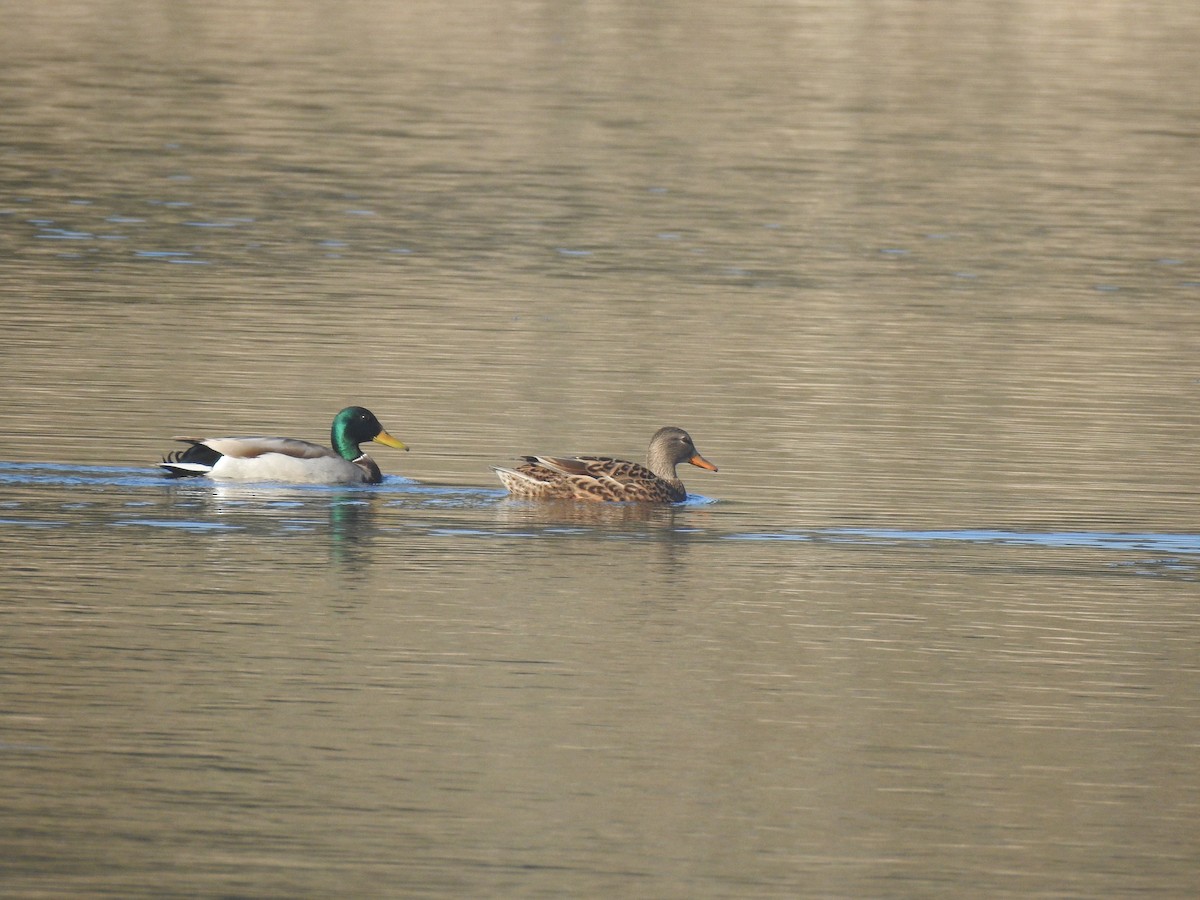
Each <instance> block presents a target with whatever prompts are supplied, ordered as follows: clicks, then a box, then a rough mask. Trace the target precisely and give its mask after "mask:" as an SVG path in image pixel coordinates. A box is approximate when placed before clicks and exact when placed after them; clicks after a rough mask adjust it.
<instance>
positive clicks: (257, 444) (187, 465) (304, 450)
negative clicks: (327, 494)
mask: <svg viewBox="0 0 1200 900" xmlns="http://www.w3.org/2000/svg"><path fill="white" fill-rule="evenodd" d="M329 433H330V442H331V443H332V444H333V449H332V450H330V449H329V448H328V447H322V446H321V445H320V444H310V443H309V442H308V441H300V440H296V439H295V438H284V437H218V438H191V437H177V438H174V440H177V441H186V442H187V443H189V444H191V445H192V446H190V447H188V448H187V449H186V450H176V451H174V452H172V453H168V454H167V455H166V456H165V457H163V461H162V462H161V463H159V466H160V467H161V468H163V469H165V470H166V473H167V477H168V478H187V477H188V476H192V475H207V476H209V477H210V478H214V479H217V480H218V481H279V482H284V483H288V484H379V482H380V481H382V480H383V473H382V472H380V471H379V466H377V465H376V464H375V460H373V459H371V457H369V456H367V454H365V453H363V452H362V451H361V450H359V448H358V445H359V444H361V443H363V442H364V441H375V442H376V443H378V444H383V445H384V446H386V447H395V448H396V449H397V450H407V449H408V447H406V446H405V445H404V444H402V443H400V441H398V440H396V439H395V438H394V437H392V436H391V435H390V434H388V433H387V432H386V431H384V430H383V426H382V425H380V424H379V420H378V419H377V418H375V414H374V413H373V412H371V411H370V410H369V409H363V408H362V407H361V406H348V407H346V408H345V409H343V410H342V411H341V412H340V413H338V414H337V415H336V416H335V417H334V419H333V427H332V428H331V429H330V432H329Z"/></svg>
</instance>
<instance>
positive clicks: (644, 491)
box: [492, 427, 717, 503]
mask: <svg viewBox="0 0 1200 900" xmlns="http://www.w3.org/2000/svg"><path fill="white" fill-rule="evenodd" d="M521 458H522V459H524V460H525V463H524V464H523V465H520V466H517V467H516V468H515V469H509V468H505V467H503V466H492V468H493V469H494V470H495V472H496V475H497V476H499V478H500V481H501V482H503V484H504V486H505V487H506V488H508V492H509V493H510V494H511V495H512V496H514V497H518V498H520V499H522V500H607V501H612V502H622V501H626V502H628V501H641V502H651V503H655V502H656V503H678V502H679V501H680V500H684V499H686V498H687V490H686V489H685V488H684V486H683V482H682V481H680V480H679V476H678V475H676V474H675V467H676V466H677V465H679V464H680V463H681V462H687V463H691V464H692V465H693V466H698V467H700V468H701V469H708V470H710V471H712V472H715V471H717V467H716V466H714V465H713V464H712V463H710V462H709V461H708V460H707V459H705V458H704V457H703V456H701V455H700V454H699V453H697V452H696V445H695V444H693V443H692V438H691V436H690V435H689V434H688V433H687V432H686V431H684V430H683V429H682V428H670V427H668V428H660V429H658V431H656V432H655V433H654V437H653V438H651V439H650V449H649V450H647V451H646V465H644V466H641V465H638V464H637V463H632V462H626V461H625V460H623V459H612V458H611V457H608V456H569V457H562V456H523V457H521Z"/></svg>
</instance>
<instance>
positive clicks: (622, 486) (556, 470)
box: [517, 456, 687, 503]
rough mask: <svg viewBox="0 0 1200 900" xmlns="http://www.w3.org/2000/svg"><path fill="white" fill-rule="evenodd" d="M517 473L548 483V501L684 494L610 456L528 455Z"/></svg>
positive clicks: (659, 498)
mask: <svg viewBox="0 0 1200 900" xmlns="http://www.w3.org/2000/svg"><path fill="white" fill-rule="evenodd" d="M524 458H525V460H526V463H525V465H522V466H518V467H517V471H518V472H521V473H522V474H525V475H528V476H529V477H531V478H536V479H537V480H538V481H540V482H543V483H545V484H546V488H545V490H544V491H542V492H541V493H540V494H539V496H541V497H543V498H546V499H562V500H597V501H602V502H618V503H619V502H640V503H645V502H659V503H672V502H676V501H679V500H683V499H684V498H685V497H686V496H687V495H686V493H685V492H681V491H677V490H675V489H674V488H673V486H672V485H671V484H670V483H668V482H666V481H664V480H663V479H661V478H659V477H658V476H657V475H655V474H654V473H653V472H651V471H650V470H649V469H647V468H646V467H645V466H643V465H639V464H638V463H634V462H629V461H627V460H623V459H614V458H612V457H609V456H527V457H524Z"/></svg>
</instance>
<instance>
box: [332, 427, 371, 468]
mask: <svg viewBox="0 0 1200 900" xmlns="http://www.w3.org/2000/svg"><path fill="white" fill-rule="evenodd" d="M329 443H330V445H331V446H332V447H333V449H334V450H335V451H337V454H338V456H340V457H342V458H343V459H348V460H350V462H354V461H355V460H356V459H358V458H359V457H360V456H362V455H363V453H362V451H361V450H359V449H358V444H356V443H355V442H354V441H352V440H351V439H350V436H349V435H348V434H346V431H345V429H342V428H338V427H337V425H334V426H333V429H332V430H331V431H330V432H329Z"/></svg>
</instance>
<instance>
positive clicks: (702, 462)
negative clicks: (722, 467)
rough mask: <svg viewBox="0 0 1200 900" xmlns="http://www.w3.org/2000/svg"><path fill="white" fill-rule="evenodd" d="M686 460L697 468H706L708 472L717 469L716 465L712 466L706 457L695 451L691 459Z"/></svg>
mask: <svg viewBox="0 0 1200 900" xmlns="http://www.w3.org/2000/svg"><path fill="white" fill-rule="evenodd" d="M688 462H690V463H691V464H692V465H693V466H695V467H696V468H698V469H708V470H709V471H710V472H715V471H717V467H716V466H714V465H713V464H712V463H710V462H709V461H708V460H707V459H705V458H704V457H703V456H701V455H700V454H699V453H697V454H696V455H695V456H693V457H692V458H691V459H689V460H688Z"/></svg>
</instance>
